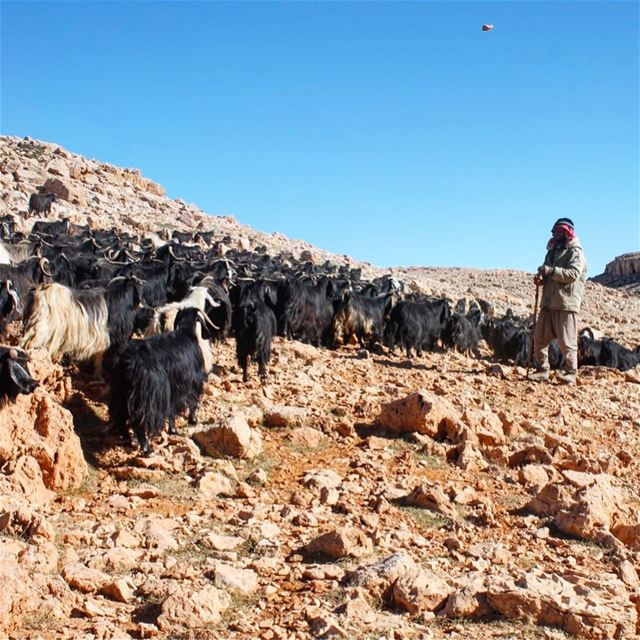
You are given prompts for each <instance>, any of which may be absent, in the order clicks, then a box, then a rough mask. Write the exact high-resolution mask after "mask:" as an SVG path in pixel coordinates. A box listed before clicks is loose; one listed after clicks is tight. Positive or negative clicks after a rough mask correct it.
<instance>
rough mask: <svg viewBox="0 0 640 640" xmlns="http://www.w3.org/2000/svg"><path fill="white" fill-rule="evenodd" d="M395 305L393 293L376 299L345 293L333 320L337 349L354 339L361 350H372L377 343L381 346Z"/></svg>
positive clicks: (334, 341) (334, 340) (334, 339)
mask: <svg viewBox="0 0 640 640" xmlns="http://www.w3.org/2000/svg"><path fill="white" fill-rule="evenodd" d="M394 301H395V294H393V293H387V294H386V295H380V296H377V297H369V296H368V295H361V294H355V293H345V294H344V297H343V301H342V303H341V304H340V305H339V307H338V310H337V312H336V314H335V317H334V318H333V343H334V346H337V344H338V343H342V344H347V343H348V342H349V341H350V340H351V337H352V336H355V337H356V338H357V339H358V341H359V342H360V346H362V347H365V346H367V347H369V348H372V347H373V345H374V344H375V343H376V342H381V341H382V339H383V336H384V327H385V323H386V321H387V318H388V317H389V313H390V312H391V308H392V306H393V303H394Z"/></svg>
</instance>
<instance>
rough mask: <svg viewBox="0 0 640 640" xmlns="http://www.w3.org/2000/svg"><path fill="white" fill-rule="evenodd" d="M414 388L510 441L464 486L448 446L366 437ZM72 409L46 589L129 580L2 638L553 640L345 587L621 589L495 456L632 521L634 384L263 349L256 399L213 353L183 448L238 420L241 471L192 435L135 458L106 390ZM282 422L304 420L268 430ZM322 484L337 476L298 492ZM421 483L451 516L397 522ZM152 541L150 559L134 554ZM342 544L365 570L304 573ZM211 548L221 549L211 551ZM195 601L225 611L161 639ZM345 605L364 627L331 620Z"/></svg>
mask: <svg viewBox="0 0 640 640" xmlns="http://www.w3.org/2000/svg"><path fill="white" fill-rule="evenodd" d="M503 376H504V378H503ZM419 389H422V390H426V391H427V392H429V393H430V394H433V395H434V396H436V397H438V398H442V399H445V400H448V401H450V403H451V405H452V406H453V407H454V408H456V409H458V410H459V411H460V413H462V412H464V410H465V409H482V410H485V411H490V412H494V413H496V414H500V415H501V418H502V423H503V424H504V425H508V428H507V429H506V430H505V436H504V439H503V441H500V439H499V438H498V440H496V441H495V442H492V441H491V437H488V438H485V439H484V441H485V442H487V443H491V446H486V447H485V446H483V445H478V450H479V451H481V453H480V454H479V460H478V461H477V463H473V464H470V465H469V466H468V468H466V469H464V468H461V466H460V464H459V461H456V459H455V455H454V453H455V452H454V450H455V449H456V446H455V445H454V444H452V443H451V442H450V441H449V440H448V439H447V438H446V437H435V438H432V437H430V436H428V435H420V434H417V435H416V434H407V435H402V436H400V435H397V434H395V433H390V432H388V431H386V430H385V429H383V428H381V427H379V426H378V425H377V421H378V420H377V419H378V417H379V415H380V408H381V405H382V404H383V403H385V402H387V401H391V400H396V399H399V398H403V397H405V396H407V395H408V394H410V393H411V392H413V391H415V390H419ZM74 390H75V392H74V394H73V396H72V397H71V399H70V401H69V403H68V407H69V408H70V409H71V411H72V413H73V415H74V422H75V426H76V431H77V433H78V434H79V435H80V438H81V441H82V444H83V449H84V452H85V457H86V459H87V461H88V462H89V465H90V466H89V473H88V476H87V478H86V480H85V481H84V482H83V484H82V485H81V486H80V487H79V488H78V489H76V490H74V491H72V492H70V493H68V494H66V495H59V496H58V497H57V498H56V499H55V501H54V502H53V503H52V504H51V505H49V506H48V507H45V508H43V512H44V513H45V514H46V518H47V519H48V520H49V522H50V524H51V525H52V526H53V528H54V529H55V545H56V547H57V549H58V553H59V558H60V560H59V563H58V567H57V568H56V569H54V570H53V573H56V572H60V571H64V567H65V565H66V564H67V563H68V562H70V561H71V560H77V561H79V562H81V563H82V564H83V565H85V566H86V567H90V568H94V569H99V570H101V571H103V572H105V573H107V574H109V575H111V576H114V577H124V578H126V579H128V580H129V582H130V585H131V588H132V590H133V591H132V595H131V599H130V601H128V602H118V601H117V600H114V598H112V597H111V598H110V597H109V596H107V595H101V594H99V593H96V589H97V587H95V586H94V587H87V589H86V592H83V589H73V588H72V589H71V590H70V592H69V593H63V594H61V595H60V603H61V604H60V609H59V610H58V609H56V608H51V609H47V610H46V613H43V614H42V615H39V614H38V613H37V612H36V613H28V614H26V615H25V616H24V617H23V619H22V620H21V622H20V623H19V624H18V625H17V627H15V628H14V630H13V631H11V633H10V637H11V638H16V639H17V638H25V639H26V638H79V637H87V638H89V637H105V638H117V637H129V636H131V637H146V636H145V634H149V636H151V637H156V636H157V637H162V638H164V637H174V638H181V637H185V638H186V637H197V638H255V637H259V638H265V639H269V638H311V637H331V635H332V634H335V637H340V636H342V637H344V635H350V636H352V637H356V638H445V637H446V638H561V637H565V636H564V634H563V633H562V632H560V631H556V630H553V629H552V628H550V627H549V628H547V627H543V626H536V625H533V624H526V622H521V621H518V620H508V619H505V617H504V616H500V615H492V616H489V621H484V622H473V621H469V620H457V619H453V620H452V619H447V618H442V617H436V618H435V619H433V614H430V613H429V611H428V609H425V608H420V606H419V605H417V608H416V610H415V611H413V612H408V611H407V610H406V607H402V606H398V604H397V603H395V604H394V602H393V601H391V600H389V598H388V596H387V597H386V598H385V596H384V595H383V594H379V593H376V592H375V590H373V591H371V592H370V591H367V590H366V589H362V588H360V589H359V590H358V588H355V587H348V586H346V583H345V581H344V576H345V575H346V574H347V573H348V572H349V571H350V570H352V569H354V568H356V567H359V566H362V565H364V564H370V563H373V562H375V561H376V560H380V559H383V558H386V557H388V556H391V555H392V554H396V553H399V552H404V553H406V554H407V555H408V556H410V557H411V558H412V559H413V561H414V562H415V564H416V565H417V566H418V567H424V568H425V569H427V570H429V571H434V570H435V571H436V572H437V574H438V575H444V576H449V577H451V578H454V579H456V580H457V579H461V580H462V581H463V582H464V580H465V577H468V576H469V575H471V574H473V575H474V576H475V575H483V574H486V575H489V574H491V573H492V572H493V571H494V569H496V566H497V568H498V569H499V572H500V573H504V574H507V575H511V576H517V575H520V574H521V573H524V572H527V571H530V570H532V569H534V568H540V569H542V571H543V572H544V573H545V574H549V575H551V574H564V573H566V572H567V570H575V571H577V572H578V574H579V575H581V576H583V577H584V579H585V581H586V580H587V578H588V577H592V578H597V577H598V576H600V575H602V574H607V573H616V567H617V562H616V561H617V559H618V555H617V552H616V549H615V548H614V547H610V546H607V544H606V543H602V542H597V541H592V540H584V539H580V538H576V537H572V536H569V535H567V534H566V533H563V532H562V531H559V530H558V529H557V528H555V526H554V524H553V518H550V517H545V516H537V515H534V514H532V513H531V512H530V511H529V510H527V509H526V508H525V506H526V505H527V503H528V502H529V501H530V500H531V498H532V495H533V494H535V493H536V491H537V490H539V489H540V486H536V485H535V483H534V486H535V488H534V489H532V484H531V481H530V479H528V478H527V477H525V476H524V475H523V473H522V465H521V464H510V462H509V457H510V456H511V455H512V454H513V453H514V452H517V451H521V450H523V449H524V448H526V446H529V445H533V444H536V445H538V446H539V448H540V449H541V451H542V452H543V453H539V454H538V456H536V454H533V455H532V457H531V461H532V462H534V463H538V464H536V465H534V466H537V467H540V469H545V470H546V473H547V475H548V477H549V478H551V476H552V473H553V471H554V469H555V471H556V473H557V472H558V470H559V469H562V468H565V469H578V470H580V471H586V472H592V473H599V472H601V471H606V472H608V473H610V474H612V477H613V478H614V482H615V483H618V484H619V487H618V489H617V490H619V491H622V490H624V491H625V492H626V493H625V499H626V500H633V503H629V506H632V507H635V508H637V506H638V505H639V504H640V503H639V502H638V496H640V487H639V486H638V477H639V476H638V471H639V469H638V466H639V465H638V459H639V456H638V453H639V447H638V430H639V429H640V421H638V416H640V385H639V384H638V380H637V379H635V380H632V379H631V378H630V377H629V378H628V379H627V378H625V376H624V375H622V374H618V373H617V372H610V371H604V370H600V369H591V370H588V371H586V370H585V371H583V372H581V376H580V381H579V384H578V386H576V387H572V388H568V387H565V386H561V385H559V384H557V383H555V382H551V383H549V384H537V385H536V384H532V383H529V382H527V381H525V380H524V379H523V371H522V370H519V369H514V368H510V367H501V368H500V369H498V370H492V369H490V368H488V363H486V362H483V361H476V360H472V359H468V358H466V357H463V356H459V355H456V354H451V353H446V354H438V353H436V354H428V355H426V356H425V357H424V358H422V359H416V360H414V361H413V362H407V361H406V360H404V359H403V358H401V357H399V356H393V355H389V354H384V355H370V354H365V353H362V352H360V351H358V350H357V349H355V348H352V347H346V348H344V349H342V350H340V351H337V352H329V351H326V350H315V349H314V348H312V347H308V346H306V345H299V344H298V343H291V342H284V341H281V340H277V341H276V345H275V354H274V359H273V363H272V367H271V380H270V383H269V384H268V385H267V386H265V387H263V386H261V385H260V384H259V383H258V382H257V380H256V379H254V380H253V381H250V382H249V383H248V384H246V385H245V384H243V383H242V381H241V376H240V375H239V372H238V370H237V368H236V366H235V364H234V358H233V349H232V344H231V343H227V344H225V345H222V346H220V347H218V348H217V367H216V374H215V375H214V376H212V379H211V381H210V382H209V383H208V384H207V387H206V392H205V396H204V400H203V402H202V405H201V407H200V410H199V412H198V420H199V425H198V426H196V427H195V430H202V429H203V428H204V427H205V426H206V425H218V424H223V423H224V422H225V420H226V419H227V418H228V417H229V416H230V415H232V414H237V413H243V414H244V415H245V416H247V418H248V419H249V422H250V423H251V424H255V425H257V426H255V427H253V428H254V429H256V430H258V431H259V432H260V433H261V435H262V439H263V449H262V451H261V452H260V453H259V454H258V455H257V456H256V457H255V458H253V459H251V460H238V459H233V458H228V457H222V458H218V459H213V458H209V457H207V456H202V455H201V454H200V452H199V451H198V450H197V448H196V447H194V445H193V442H192V441H191V440H190V439H189V438H188V432H189V431H192V430H194V428H189V429H187V428H186V425H183V426H182V435H180V436H173V437H167V436H165V437H164V438H163V439H162V440H161V441H160V442H158V443H157V444H156V447H155V450H156V455H154V456H153V457H152V458H150V459H141V458H139V457H137V455H136V454H135V452H130V451H128V450H126V449H124V448H123V447H121V446H118V443H117V442H116V441H114V440H113V439H112V438H110V437H108V436H105V435H104V425H105V423H106V419H107V416H106V412H105V404H104V400H105V394H106V388H104V387H103V386H101V385H99V384H95V383H94V382H93V381H91V380H89V379H87V378H85V377H83V376H82V375H80V374H78V375H76V376H75V378H74ZM278 405H286V406H287V407H297V408H299V409H301V410H300V411H295V412H293V411H292V412H290V414H287V412H286V411H284V410H283V411H281V413H283V414H284V415H283V417H282V418H281V420H278V419H274V418H273V417H269V416H270V413H269V412H270V411H271V412H272V413H273V407H274V406H276V407H277V406H278ZM276 413H277V411H276ZM265 416H267V417H266V418H265ZM268 424H281V425H282V426H267V425H268ZM558 442H561V443H562V445H561V446H560V447H559V445H558ZM494 445H495V446H494ZM559 448H560V449H562V454H560V453H558V450H559ZM544 452H547V453H546V455H548V456H549V459H546V458H545V453H544ZM463 466H464V465H463ZM259 470H261V471H262V472H263V473H262V474H260V473H256V471H259ZM319 470H320V471H324V472H326V471H327V470H329V471H330V472H331V474H332V475H331V477H330V478H328V479H324V480H323V479H320V480H319V481H318V482H316V483H314V482H310V481H309V480H308V478H307V481H306V482H305V478H306V476H307V474H310V473H312V472H314V471H319ZM212 471H213V472H218V473H220V474H221V476H222V478H227V479H228V481H227V482H224V480H223V479H219V482H220V484H221V485H222V488H221V490H222V493H221V494H220V495H215V492H216V491H218V490H219V488H216V489H214V490H213V493H211V490H210V489H209V488H208V485H204V484H202V483H201V482H199V479H201V478H202V477H203V474H206V473H207V472H210V473H211V472H212ZM334 474H335V476H334ZM425 482H427V483H430V484H431V485H434V486H437V487H439V488H440V489H442V490H443V491H444V493H445V494H446V495H447V496H449V497H450V498H452V499H451V500H450V505H449V507H448V508H450V509H451V511H447V512H446V515H445V514H443V513H440V512H439V511H438V510H437V509H436V510H435V511H433V510H429V509H425V508H420V507H415V506H407V505H405V504H404V503H403V500H402V496H406V495H407V494H409V493H410V492H411V490H412V489H414V488H415V487H417V486H419V485H421V484H424V483H425ZM542 484H544V482H543V483H542ZM323 487H324V489H323ZM149 522H152V523H154V526H157V528H158V532H161V533H158V532H156V536H157V537H158V538H161V542H153V543H149V540H148V538H144V536H143V535H141V532H143V531H145V527H147V526H148V523H149ZM342 525H350V526H353V527H354V528H356V529H358V530H359V531H361V532H362V533H363V535H364V536H365V537H367V538H368V539H369V540H370V541H371V546H370V547H365V549H364V551H362V553H361V550H360V549H358V548H357V547H358V545H355V547H356V548H355V550H354V551H353V554H354V555H355V556H356V557H350V554H347V555H346V556H345V557H340V558H337V559H331V558H326V557H321V556H319V557H314V556H313V555H311V556H309V555H308V554H305V552H304V550H303V547H304V545H306V544H307V543H309V542H310V541H311V540H312V539H314V538H315V537H317V536H318V535H320V534H321V533H323V532H325V531H327V530H333V529H336V528H337V527H340V526H342ZM212 533H215V534H219V535H223V536H230V537H231V538H229V540H231V542H223V543H220V542H219V541H218V540H217V539H216V540H215V541H214V542H211V540H210V537H211V534H212ZM119 539H120V540H121V539H124V540H125V541H124V542H122V545H123V546H119V545H120V543H119V542H118V540H119ZM234 539H235V542H234V541H233V540H234ZM225 540H226V539H225ZM114 541H115V542H114ZM485 543H486V544H485ZM117 551H121V552H122V553H117ZM627 555H628V556H629V558H631V562H632V564H634V565H635V566H636V567H637V566H638V555H637V553H635V552H633V550H632V549H628V550H627ZM220 563H222V564H224V565H228V566H231V567H233V568H235V569H249V570H250V571H251V572H253V573H250V574H246V575H244V574H243V575H240V576H239V577H237V578H234V580H235V581H236V582H237V584H236V582H232V585H231V586H229V585H228V584H227V583H226V582H225V579H224V578H222V579H218V578H217V577H216V576H217V574H216V567H217V565H218V564H220ZM245 582H246V583H247V584H245ZM201 583H211V584H218V585H220V587H221V588H222V590H224V591H226V592H228V593H230V594H232V595H231V598H232V599H231V602H230V606H229V607H228V608H227V609H226V610H225V611H224V613H223V615H222V618H221V620H220V621H218V622H216V623H215V624H214V623H211V624H207V625H205V626H204V628H200V629H197V630H191V631H190V630H188V628H187V626H186V624H185V625H184V626H183V627H182V628H181V629H180V628H178V629H173V630H170V631H169V632H166V631H165V632H163V631H158V629H157V627H156V626H155V622H156V620H157V617H158V614H159V612H160V611H161V610H162V604H163V602H165V601H166V598H167V594H168V593H170V592H171V591H172V590H173V589H176V588H177V587H179V586H186V587H187V589H195V588H199V587H200V586H201ZM194 585H197V586H194ZM452 591H453V589H452ZM352 599H354V600H355V601H356V602H357V603H358V605H359V607H360V608H357V609H354V611H351V610H350V609H348V608H347V609H346V613H345V612H342V613H336V612H340V611H342V610H341V609H340V607H341V606H342V607H343V609H344V605H346V604H348V603H349V602H350V601H351V600H352ZM361 601H362V602H364V603H365V604H361ZM360 609H365V610H364V612H363V611H361V610H360ZM369 609H370V610H369ZM314 620H316V621H317V620H320V622H317V626H318V628H316V627H314ZM323 625H324V626H323ZM331 625H334V626H335V629H334V630H333V631H332V629H331ZM325 627H327V628H328V629H329V634H328V635H326V636H323V635H322V632H323V631H326V629H325ZM318 629H319V630H318ZM127 634H128V635H127ZM584 637H607V636H606V635H600V636H598V635H592V636H590V635H584ZM621 637H624V636H621Z"/></svg>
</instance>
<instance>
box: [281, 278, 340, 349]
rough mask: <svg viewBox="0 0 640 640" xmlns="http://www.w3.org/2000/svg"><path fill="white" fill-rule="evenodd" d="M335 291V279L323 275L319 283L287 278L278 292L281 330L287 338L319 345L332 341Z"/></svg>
mask: <svg viewBox="0 0 640 640" xmlns="http://www.w3.org/2000/svg"><path fill="white" fill-rule="evenodd" d="M333 293H334V289H333V284H332V281H331V280H330V279H329V278H322V279H321V280H320V281H319V282H318V283H317V284H314V283H313V282H308V283H307V282H303V281H301V280H299V279H298V278H295V277H292V278H289V279H287V281H286V283H285V285H284V287H283V290H282V292H281V293H279V295H278V306H279V309H281V314H280V315H279V316H278V319H279V321H280V327H281V333H282V335H283V336H284V337H285V338H289V339H292V338H295V339H297V340H301V341H302V342H309V343H311V344H313V345H315V346H316V347H318V346H320V345H321V344H323V343H324V344H327V343H328V342H330V340H329V337H330V333H331V323H332V321H333V313H334V311H333V304H332V303H331V297H332V295H333Z"/></svg>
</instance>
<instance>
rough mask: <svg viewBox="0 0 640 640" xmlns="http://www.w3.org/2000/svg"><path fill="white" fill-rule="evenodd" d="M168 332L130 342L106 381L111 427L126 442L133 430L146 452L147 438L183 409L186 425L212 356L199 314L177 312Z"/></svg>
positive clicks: (172, 430)
mask: <svg viewBox="0 0 640 640" xmlns="http://www.w3.org/2000/svg"><path fill="white" fill-rule="evenodd" d="M175 326H176V328H175V330H174V331H171V332H169V333H160V334H158V335H154V336H151V337H149V338H145V339H144V340H131V341H130V342H129V344H128V345H127V346H126V347H125V348H124V350H123V351H122V352H121V353H120V354H119V356H118V357H117V360H116V364H115V368H114V375H113V379H112V382H111V400H110V402H109V414H110V416H111V423H112V426H113V429H114V430H115V431H116V432H117V433H119V434H121V435H122V436H123V437H124V439H125V441H126V442H130V436H129V430H128V427H131V428H132V429H133V432H134V433H135V435H136V438H137V440H138V443H139V444H140V449H141V450H142V452H143V453H144V454H145V455H149V454H150V453H151V446H150V443H149V440H150V439H151V438H153V437H154V436H156V435H158V434H159V433H160V432H161V431H162V429H163V428H164V425H165V423H168V424H169V432H170V433H175V432H176V430H175V419H176V417H177V416H178V415H180V413H181V412H182V411H184V410H185V409H186V410H187V411H188V412H189V423H190V424H194V423H195V412H196V408H197V406H198V402H199V400H200V396H201V395H202V389H203V387H204V382H205V380H206V377H207V374H208V372H209V371H210V370H211V367H212V354H211V349H210V347H209V343H208V342H207V338H208V337H209V333H208V330H207V326H208V323H207V321H206V319H205V316H204V315H203V314H202V312H201V311H199V310H198V309H195V308H193V307H190V308H186V309H182V310H181V311H180V312H179V313H178V315H177V317H176V321H175Z"/></svg>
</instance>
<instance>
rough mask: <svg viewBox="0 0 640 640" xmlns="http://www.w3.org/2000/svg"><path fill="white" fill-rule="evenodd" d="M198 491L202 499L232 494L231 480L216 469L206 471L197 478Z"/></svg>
mask: <svg viewBox="0 0 640 640" xmlns="http://www.w3.org/2000/svg"><path fill="white" fill-rule="evenodd" d="M197 486H198V493H199V494H200V496H201V497H202V498H203V499H206V500H211V499H212V498H217V497H218V496H220V495H226V496H231V495H233V485H232V484H231V480H229V478H227V477H226V476H224V475H222V474H221V473H218V472H217V471H206V472H205V473H204V474H202V476H201V477H200V479H199V480H198V485H197Z"/></svg>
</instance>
